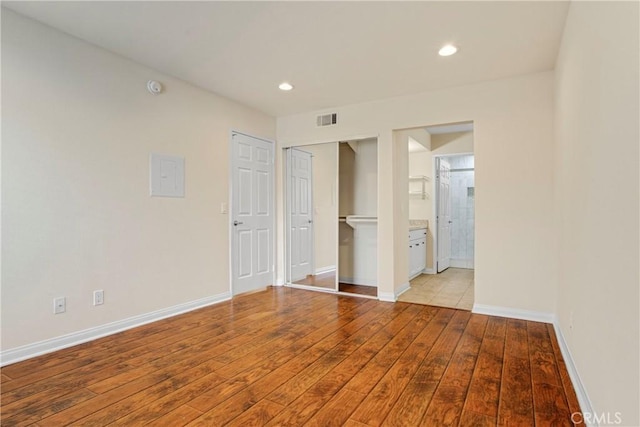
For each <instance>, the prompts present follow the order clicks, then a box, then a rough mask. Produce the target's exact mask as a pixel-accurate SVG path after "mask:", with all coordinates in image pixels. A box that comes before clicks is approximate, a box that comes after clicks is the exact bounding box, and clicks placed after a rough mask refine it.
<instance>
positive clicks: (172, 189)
mask: <svg viewBox="0 0 640 427" xmlns="http://www.w3.org/2000/svg"><path fill="white" fill-rule="evenodd" d="M149 169H150V179H149V181H150V182H149V184H150V187H151V196H154V197H184V157H178V156H167V155H164V154H156V153H151V155H150V156H149Z"/></svg>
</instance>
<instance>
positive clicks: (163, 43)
mask: <svg viewBox="0 0 640 427" xmlns="http://www.w3.org/2000/svg"><path fill="white" fill-rule="evenodd" d="M2 4H3V6H6V7H8V8H10V9H13V10H14V11H16V12H18V13H21V14H23V15H26V16H29V17H32V18H34V19H36V20H39V21H41V22H44V23H47V24H49V25H51V26H53V27H55V28H58V29H60V30H62V31H65V32H67V33H69V34H72V35H74V36H77V37H79V38H82V39H85V40H87V41H89V42H91V43H94V44H96V45H98V46H102V47H104V48H106V49H109V50H111V51H113V52H116V53H119V54H121V55H123V56H125V57H128V58H131V59H133V60H135V61H138V62H140V63H142V64H145V65H147V66H149V67H152V68H155V69H157V70H159V71H162V72H164V73H166V74H169V75H172V76H175V77H178V78H181V79H183V80H185V81H188V82H191V83H193V84H195V85H197V86H200V87H202V88H204V89H208V90H210V91H213V92H215V93H218V94H220V95H223V96H225V97H228V98H231V99H235V100H237V101H239V102H241V103H244V104H246V105H250V106H253V107H255V108H258V109H260V110H262V111H265V112H267V113H269V114H271V115H274V116H282V115H288V114H294V113H300V112H305V111H311V110H321V109H327V108H331V107H336V106H340V105H346V104H353V103H360V102H366V101H372V100H377V99H383V98H389V97H395V96H401V95H406V94H411V93H417V92H423V91H427V90H433V89H439V88H444V87H452V86H459V85H465V84H470V83H475V82H479V81H485V80H494V79H500V78H505V77H510V76H516V75H522V74H528V73H533V72H539V71H545V70H551V69H553V67H554V64H555V58H556V55H557V51H558V48H559V44H560V40H561V36H562V31H563V28H564V22H565V18H566V14H567V10H568V3H567V2H556V1H535V2H500V1H493V2H455V1H448V2H397V1H396V2H394V1H389V2H325V1H321V2H266V1H262V2H236V1H232V2H186V1H174V2H171V1H170V2H134V1H123V2H80V1H78V2H65V1H63V2H4V1H3V2H2ZM447 42H453V43H455V44H457V45H458V46H459V47H460V51H459V52H458V54H456V55H454V56H451V57H447V58H443V57H439V56H438V55H437V51H438V49H439V48H440V46H441V45H443V44H444V43H447ZM285 80H287V81H289V82H291V83H292V84H293V85H294V86H295V89H294V90H293V91H291V92H282V91H280V90H278V88H277V86H278V84H279V83H280V82H282V81H285Z"/></svg>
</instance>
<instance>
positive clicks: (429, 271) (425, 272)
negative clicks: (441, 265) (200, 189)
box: [422, 268, 438, 274]
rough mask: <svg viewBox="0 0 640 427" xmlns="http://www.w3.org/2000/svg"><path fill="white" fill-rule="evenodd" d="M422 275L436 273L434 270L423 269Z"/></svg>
mask: <svg viewBox="0 0 640 427" xmlns="http://www.w3.org/2000/svg"><path fill="white" fill-rule="evenodd" d="M422 274H438V273H436V269H435V268H425V269H424V270H422Z"/></svg>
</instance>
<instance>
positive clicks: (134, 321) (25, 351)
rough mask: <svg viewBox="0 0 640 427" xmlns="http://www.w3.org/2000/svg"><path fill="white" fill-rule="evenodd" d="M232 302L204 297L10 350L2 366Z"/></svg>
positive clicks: (226, 294)
mask: <svg viewBox="0 0 640 427" xmlns="http://www.w3.org/2000/svg"><path fill="white" fill-rule="evenodd" d="M230 299H231V293H230V292H224V293H222V294H218V295H213V296H210V297H206V298H201V299H199V300H195V301H190V302H187V303H184V304H178V305H174V306H173V307H168V308H163V309H161V310H156V311H152V312H151V313H146V314H141V315H139V316H134V317H130V318H128V319H123V320H118V321H116V322H111V323H107V324H105V325H100V326H96V327H94V328H89V329H85V330H83V331H78V332H73V333H71V334H67V335H62V336H60V337H55V338H50V339H47V340H44V341H39V342H36V343H33V344H27V345H23V346H20V347H16V348H11V349H9V350H3V351H1V352H0V366H5V365H9V364H11V363H16V362H20V361H22V360H26V359H31V358H32V357H36V356H40V355H42V354H46V353H51V352H54V351H57V350H62V349H63V348H67V347H72V346H74V345H78V344H82V343H85V342H88V341H93V340H95V339H98V338H102V337H105V336H107V335H112V334H115V333H118V332H122V331H125V330H127V329H131V328H135V327H137V326H141V325H145V324H147V323H151V322H155V321H157V320H160V319H165V318H167V317H172V316H176V315H178V314H182V313H186V312H188V311H192V310H197V309H199V308H202V307H206V306H208V305H212V304H217V303H219V302H222V301H227V300H230Z"/></svg>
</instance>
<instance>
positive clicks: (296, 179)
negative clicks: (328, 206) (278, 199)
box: [288, 148, 314, 282]
mask: <svg viewBox="0 0 640 427" xmlns="http://www.w3.org/2000/svg"><path fill="white" fill-rule="evenodd" d="M312 159H313V157H312V156H311V154H310V153H307V152H305V151H302V150H297V149H295V148H292V149H290V150H289V156H288V162H289V168H288V170H289V177H288V179H289V186H288V189H289V268H290V277H289V280H290V281H291V282H294V281H296V280H300V279H303V278H305V277H306V276H307V275H311V274H314V266H313V160H312Z"/></svg>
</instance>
